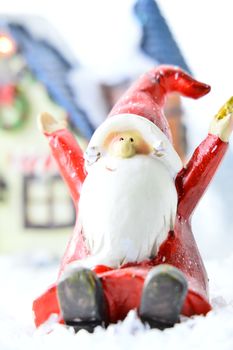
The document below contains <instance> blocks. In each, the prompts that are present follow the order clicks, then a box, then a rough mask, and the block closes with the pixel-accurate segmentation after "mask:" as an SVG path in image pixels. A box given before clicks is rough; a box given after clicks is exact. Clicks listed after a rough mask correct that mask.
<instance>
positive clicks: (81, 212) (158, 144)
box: [34, 66, 233, 329]
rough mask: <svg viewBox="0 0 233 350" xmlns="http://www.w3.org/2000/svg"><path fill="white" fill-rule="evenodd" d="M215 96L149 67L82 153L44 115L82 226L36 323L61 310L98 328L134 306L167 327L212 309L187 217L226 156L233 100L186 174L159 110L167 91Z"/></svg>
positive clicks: (172, 70)
mask: <svg viewBox="0 0 233 350" xmlns="http://www.w3.org/2000/svg"><path fill="white" fill-rule="evenodd" d="M209 90H210V88H209V86H208V85H205V84H202V83H200V82H198V81H196V80H194V79H193V78H191V77H190V76H188V75H187V74H186V73H184V72H183V71H181V70H180V69H179V68H176V67H171V66H160V67H158V68H156V69H153V70H151V71H150V72H148V73H146V74H144V75H143V76H142V77H141V78H139V80H138V81H137V82H136V83H135V84H134V85H133V86H132V87H131V88H130V89H129V90H128V91H127V92H126V93H125V94H124V95H123V97H122V98H121V99H120V100H119V102H118V103H117V104H116V105H115V107H114V108H113V110H112V111H111V113H110V115H109V118H108V119H107V120H106V121H105V122H104V123H103V124H102V125H101V126H100V127H99V128H98V129H97V130H96V132H95V133H94V135H93V137H92V138H91V140H90V143H89V145H88V148H87V150H86V152H85V155H83V154H82V151H81V149H80V147H79V146H78V144H77V143H76V141H75V139H74V138H73V136H72V135H71V134H70V132H69V131H68V130H67V129H65V128H64V126H63V125H60V124H59V123H57V122H56V120H55V119H54V118H53V117H51V116H49V115H47V114H43V115H42V116H41V119H40V125H41V128H42V130H43V132H44V133H45V135H46V136H47V137H48V139H49V143H50V147H51V149H52V152H53V155H54V157H55V159H56V161H57V163H58V166H59V168H60V170H61V174H62V176H63V177H64V179H65V181H66V183H67V184H68V186H69V188H70V191H71V194H72V197H73V200H74V202H75V206H76V208H77V223H76V227H75V230H74V234H73V236H72V238H71V240H70V242H69V245H68V247H67V250H66V253H65V255H64V258H63V261H62V264H61V269H60V273H59V281H58V284H57V285H55V286H54V287H52V288H51V289H50V290H49V291H48V292H46V293H45V294H44V295H43V296H41V297H40V298H39V299H37V300H36V301H35V303H34V311H35V314H36V323H37V324H40V323H42V322H44V321H45V320H46V318H48V316H49V315H50V314H51V313H54V312H55V313H58V314H60V315H61V316H62V317H63V319H64V320H65V322H66V323H67V324H70V325H71V324H72V325H75V326H76V327H77V329H78V328H85V327H86V326H87V328H88V327H90V328H91V327H94V326H95V325H96V324H103V323H105V324H107V323H108V322H115V321H117V320H119V319H123V318H124V317H125V316H126V314H127V312H128V311H129V310H131V309H133V308H137V309H138V312H139V316H140V317H141V319H142V320H145V321H147V322H149V323H150V325H151V326H153V327H158V328H164V327H166V326H170V325H172V324H174V323H175V322H177V321H178V319H179V314H180V313H181V312H182V314H184V315H187V316H189V315H193V314H201V313H202V314H205V313H207V312H208V311H209V310H210V309H211V307H210V305H209V302H208V281H207V276H206V272H205V268H204V265H203V263H202V260H201V257H200V254H199V252H198V249H197V246H196V243H195V240H194V237H193V234H192V231H191V222H190V218H191V215H192V212H193V210H194V208H195V206H196V205H197V202H198V201H199V199H200V198H201V196H202V194H203V193H204V191H205V190H206V188H207V186H208V184H209V182H210V181H211V179H212V177H213V175H214V174H215V171H216V170H217V167H218V165H219V163H220V161H221V159H222V157H223V155H224V154H225V152H226V149H227V145H228V139H229V135H230V133H231V131H232V125H233V122H232V112H233V107H232V106H233V101H232V100H229V101H228V102H227V103H226V105H224V107H223V108H222V109H221V110H220V112H219V113H218V114H217V115H216V117H214V119H213V121H212V124H211V127H210V131H209V134H208V136H207V137H206V139H205V140H204V141H203V142H202V143H201V144H200V146H199V147H198V148H197V149H196V150H195V152H194V154H193V156H192V158H191V160H190V161H189V162H188V163H187V165H185V166H184V167H183V165H182V162H181V160H180V158H179V156H178V154H177V153H176V151H175V150H174V148H173V145H172V140H171V134H170V129H169V125H168V122H167V120H166V118H165V117H164V114H163V111H162V107H163V105H164V101H165V97H166V94H168V93H170V92H179V93H180V94H181V95H183V96H187V97H191V98H199V97H201V96H203V95H205V94H206V93H208V92H209ZM71 266H72V269H71ZM64 271H65V272H64ZM72 281H73V282H72ZM83 281H85V282H83ZM91 281H92V282H91ZM93 281H94V282H93ZM85 288H87V290H89V291H90V290H91V291H92V293H91V296H90V295H89V296H88V295H87V294H85ZM56 290H57V291H58V294H57V293H56ZM164 291H166V292H164ZM177 291H178V292H177ZM57 295H58V297H57ZM71 296H72V297H71ZM48 300H49V301H50V303H49V302H48ZM51 300H52V303H51ZM72 300H73V301H72ZM80 300H85V301H86V305H87V307H86V309H85V308H83V307H81V306H80V303H79V301H80ZM80 302H81V301H80ZM42 304H43V310H42ZM45 305H46V307H44V306H45ZM91 305H92V306H93V307H91ZM161 305H165V306H164V307H163V308H162V309H161V308H160V306H161ZM91 315H92V316H91Z"/></svg>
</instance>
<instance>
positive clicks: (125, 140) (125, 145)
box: [112, 136, 136, 158]
mask: <svg viewBox="0 0 233 350" xmlns="http://www.w3.org/2000/svg"><path fill="white" fill-rule="evenodd" d="M112 153H113V155H114V156H116V157H120V158H130V157H133V156H134V155H135V154H136V147H135V142H134V138H133V137H130V136H127V137H119V139H118V140H116V141H115V142H114V145H113V152H112Z"/></svg>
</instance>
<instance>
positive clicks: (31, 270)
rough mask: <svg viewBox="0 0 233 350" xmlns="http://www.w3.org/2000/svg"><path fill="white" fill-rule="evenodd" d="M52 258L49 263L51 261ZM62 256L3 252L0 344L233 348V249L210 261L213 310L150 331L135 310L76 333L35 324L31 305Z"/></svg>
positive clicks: (19, 347) (18, 348) (12, 347)
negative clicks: (91, 330) (104, 325)
mask: <svg viewBox="0 0 233 350" xmlns="http://www.w3.org/2000/svg"><path fill="white" fill-rule="evenodd" d="M48 263H49V264H48ZM57 263H58V262H57V261H51V260H50V261H48V260H47V258H46V259H44V258H43V257H37V258H35V257H34V258H29V257H27V258H25V257H22V256H21V257H19V256H18V257H15V256H14V257H11V256H1V257H0V276H1V290H0V349H1V350H29V349H30V350H32V349H33V350H37V349H40V350H41V349H43V350H47V349H48V350H51V349H56V350H59V349H62V350H64V349H82V350H85V349H96V350H98V349H101V350H104V349H111V350H115V349H134V350H136V349H142V348H144V349H146V348H147V349H150V348H151V347H153V349H157V350H158V349H163V350H166V349H179V350H182V349H185V350H187V349H189V350H193V349H198V350H202V349H205V350H206V349H211V350H215V349H219V350H232V349H233V278H232V268H233V254H232V255H231V256H229V257H227V258H225V259H224V260H217V259H215V260H209V261H206V267H207V270H208V273H209V278H210V295H211V301H212V304H213V311H211V312H210V313H209V314H208V315H207V316H206V317H201V316H198V317H194V318H192V319H183V320H182V322H181V324H178V325H176V326H175V327H174V328H172V329H167V330H165V331H159V330H150V329H148V328H147V327H145V326H144V325H142V324H141V322H140V321H139V320H138V319H137V316H136V313H135V312H131V313H130V314H129V315H128V317H127V318H126V320H125V321H124V322H122V323H119V324H117V325H112V326H110V327H109V328H108V329H107V330H103V329H101V328H97V329H96V331H95V333H94V334H91V335H90V334H88V333H87V332H86V331H80V332H79V333H77V334H74V333H73V332H72V330H71V329H66V328H65V326H61V325H55V326H52V328H53V331H52V332H51V333H50V334H46V329H45V328H40V329H38V330H36V329H35V327H34V324H33V315H32V311H31V305H32V301H33V299H34V298H35V297H36V296H38V295H39V294H40V293H41V292H42V291H43V290H44V289H45V288H46V287H47V286H48V285H49V284H50V283H51V282H52V281H53V280H54V279H55V276H56V272H57Z"/></svg>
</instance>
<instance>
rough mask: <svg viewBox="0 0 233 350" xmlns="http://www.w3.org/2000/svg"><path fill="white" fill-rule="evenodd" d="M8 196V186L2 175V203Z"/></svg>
mask: <svg viewBox="0 0 233 350" xmlns="http://www.w3.org/2000/svg"><path fill="white" fill-rule="evenodd" d="M6 194H7V184H6V182H5V180H4V178H3V177H2V176H1V175H0V202H3V201H4V200H5V199H6Z"/></svg>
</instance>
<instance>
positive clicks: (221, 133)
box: [209, 97, 233, 142]
mask: <svg viewBox="0 0 233 350" xmlns="http://www.w3.org/2000/svg"><path fill="white" fill-rule="evenodd" d="M232 130H233V97H231V98H230V99H229V100H228V101H227V102H226V103H225V104H224V105H223V107H222V108H221V109H220V110H219V112H218V114H216V116H215V117H214V119H213V121H212V123H211V125H210V130H209V133H210V134H212V135H217V136H218V137H219V138H220V139H221V140H222V141H223V142H228V141H229V138H230V135H231V133H232Z"/></svg>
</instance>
